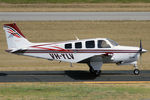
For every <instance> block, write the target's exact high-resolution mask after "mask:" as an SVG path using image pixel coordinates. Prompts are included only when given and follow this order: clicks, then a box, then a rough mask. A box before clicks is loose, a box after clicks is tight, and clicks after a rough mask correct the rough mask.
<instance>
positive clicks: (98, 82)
mask: <svg viewBox="0 0 150 100" xmlns="http://www.w3.org/2000/svg"><path fill="white" fill-rule="evenodd" d="M17 83H19V84H28V83H29V84H30V83H32V84H34V83H48V84H145V83H147V84H150V81H82V82H0V84H17Z"/></svg>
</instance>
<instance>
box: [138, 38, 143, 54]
mask: <svg viewBox="0 0 150 100" xmlns="http://www.w3.org/2000/svg"><path fill="white" fill-rule="evenodd" d="M142 49H143V48H142V40H140V50H139V53H140V56H142Z"/></svg>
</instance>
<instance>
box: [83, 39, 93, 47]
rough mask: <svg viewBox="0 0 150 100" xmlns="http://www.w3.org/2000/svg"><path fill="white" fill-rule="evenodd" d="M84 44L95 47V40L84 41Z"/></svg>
mask: <svg viewBox="0 0 150 100" xmlns="http://www.w3.org/2000/svg"><path fill="white" fill-rule="evenodd" d="M85 46H86V48H95V41H94V40H91V41H86V42H85Z"/></svg>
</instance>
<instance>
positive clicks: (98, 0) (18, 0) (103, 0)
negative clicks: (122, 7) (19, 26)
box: [0, 0, 150, 4]
mask: <svg viewBox="0 0 150 100" xmlns="http://www.w3.org/2000/svg"><path fill="white" fill-rule="evenodd" d="M0 2H2V3H13V4H16V3H20V4H22V3H26V4H30V3H137V2H140V3H141V2H144V3H145V2H146V3H149V2H150V1H149V0H0Z"/></svg>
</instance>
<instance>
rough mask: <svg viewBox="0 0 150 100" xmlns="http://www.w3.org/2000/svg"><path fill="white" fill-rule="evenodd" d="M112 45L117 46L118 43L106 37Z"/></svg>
mask: <svg viewBox="0 0 150 100" xmlns="http://www.w3.org/2000/svg"><path fill="white" fill-rule="evenodd" d="M107 40H108V41H109V42H110V43H111V44H112V45H113V46H117V45H118V43H117V42H115V41H114V40H111V39H107Z"/></svg>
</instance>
